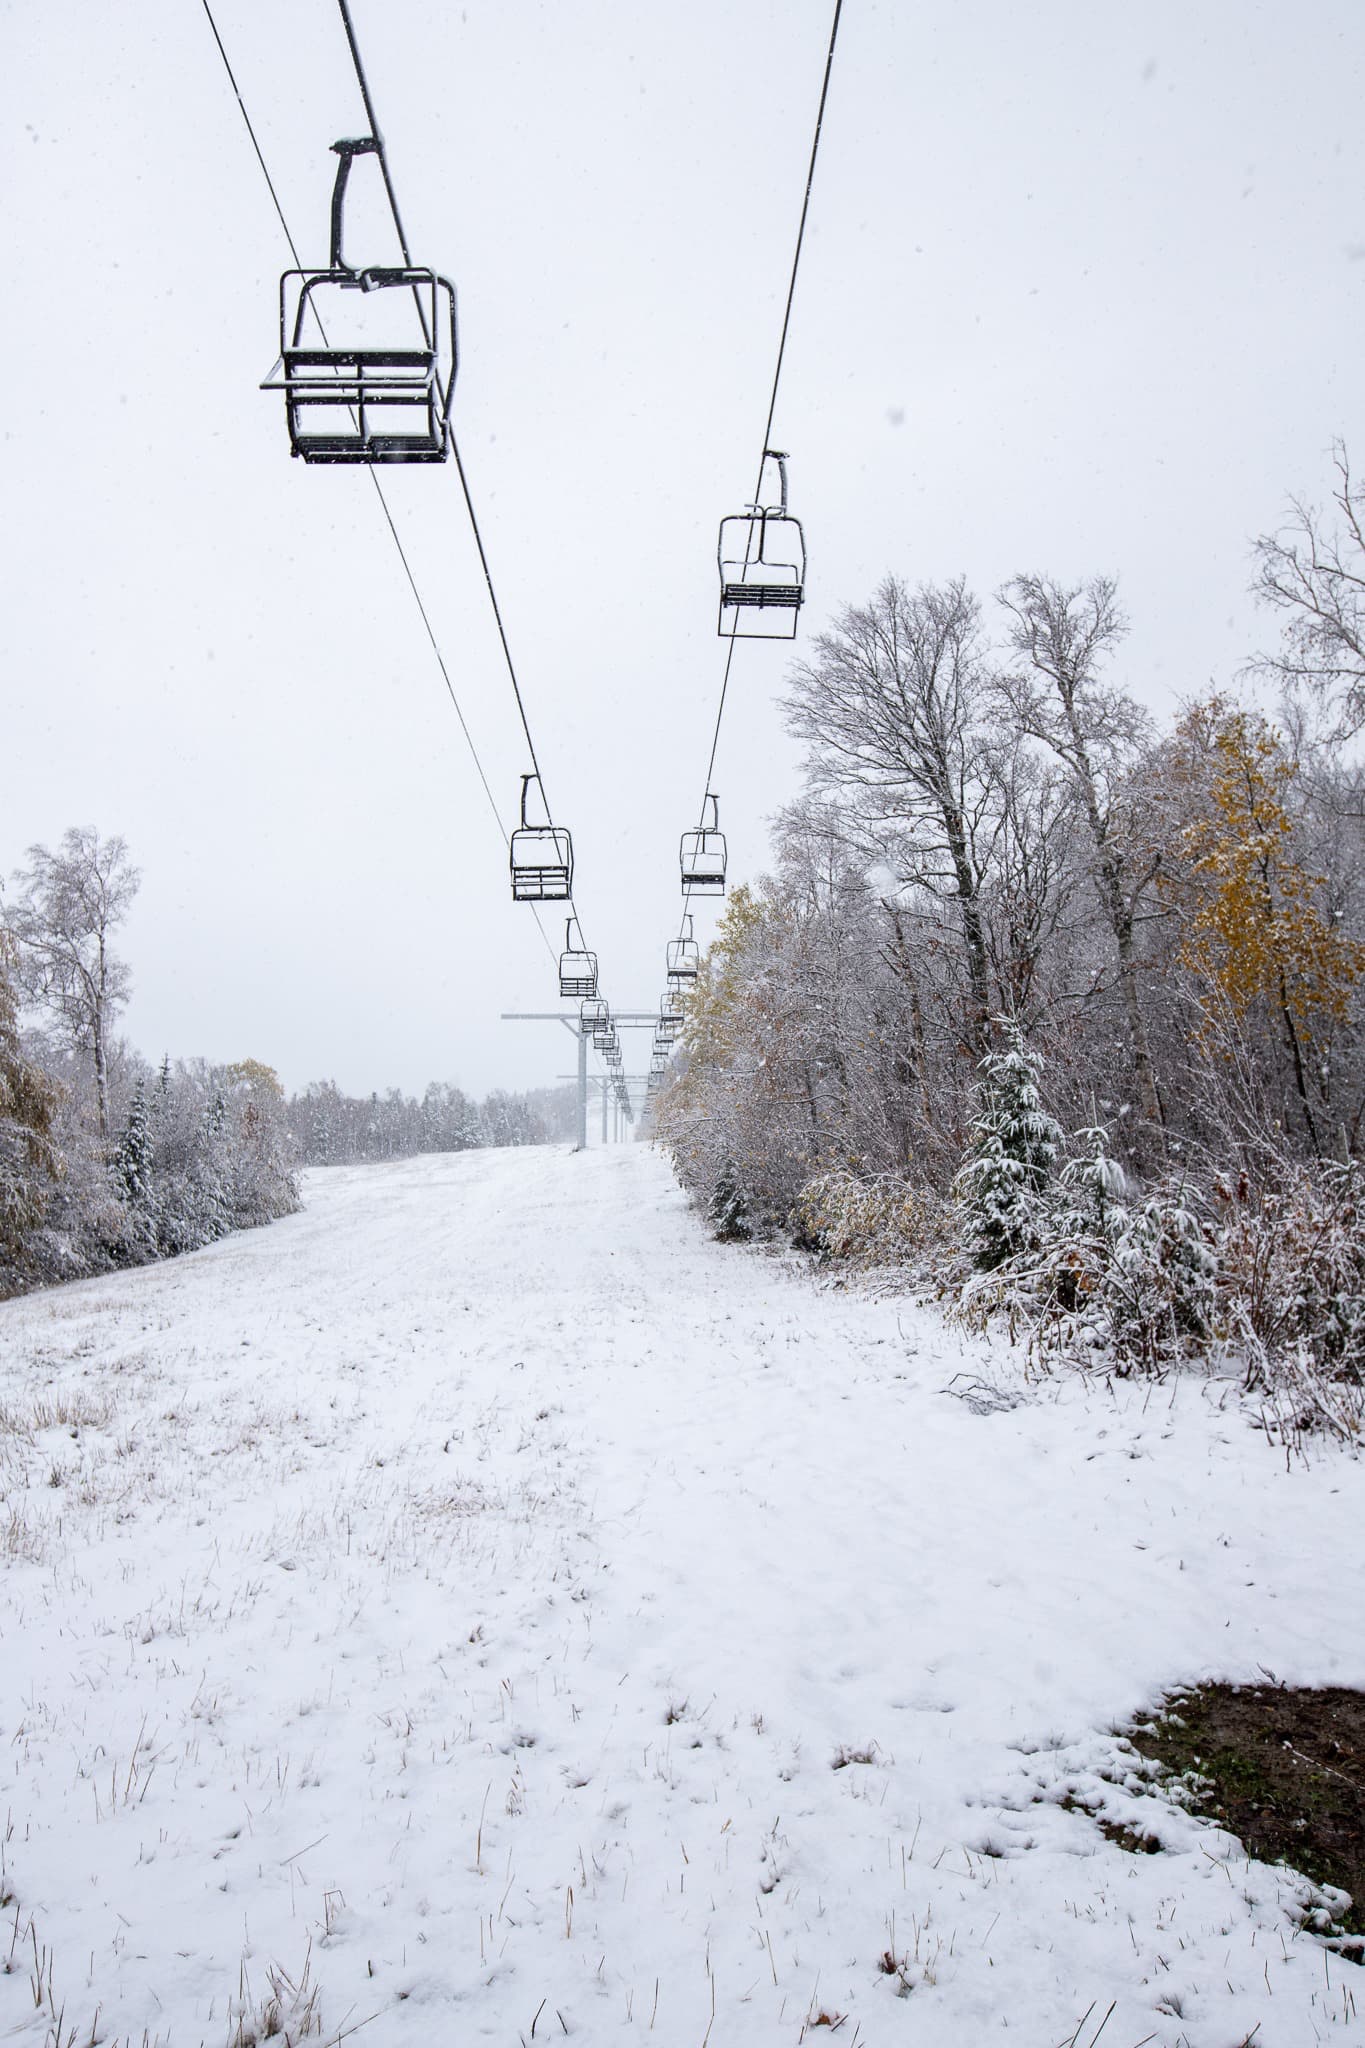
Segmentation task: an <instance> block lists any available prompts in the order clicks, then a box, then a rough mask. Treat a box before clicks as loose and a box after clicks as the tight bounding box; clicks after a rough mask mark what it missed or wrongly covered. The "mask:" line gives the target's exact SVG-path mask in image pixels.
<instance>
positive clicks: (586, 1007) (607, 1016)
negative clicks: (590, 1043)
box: [578, 996, 611, 1038]
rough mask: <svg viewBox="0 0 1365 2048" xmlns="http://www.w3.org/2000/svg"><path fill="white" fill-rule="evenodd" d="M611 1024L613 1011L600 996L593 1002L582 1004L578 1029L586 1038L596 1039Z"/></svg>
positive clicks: (579, 1011)
mask: <svg viewBox="0 0 1365 2048" xmlns="http://www.w3.org/2000/svg"><path fill="white" fill-rule="evenodd" d="M610 1023H611V1011H610V1010H609V1009H608V1008H607V1006H606V1004H605V1002H603V1000H602V998H601V997H600V996H599V997H597V998H596V999H595V1000H593V1001H589V1002H585V1003H581V1004H580V1005H579V1010H578V1029H579V1032H580V1033H581V1035H582V1036H583V1037H584V1038H596V1036H597V1033H598V1032H599V1030H600V1031H605V1030H606V1029H607V1026H608V1025H609V1024H610Z"/></svg>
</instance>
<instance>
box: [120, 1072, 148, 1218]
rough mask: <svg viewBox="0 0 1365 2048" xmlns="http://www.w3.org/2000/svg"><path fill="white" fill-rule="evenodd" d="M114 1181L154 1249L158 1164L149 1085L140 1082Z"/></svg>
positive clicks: (130, 1111) (123, 1139)
mask: <svg viewBox="0 0 1365 2048" xmlns="http://www.w3.org/2000/svg"><path fill="white" fill-rule="evenodd" d="M113 1171H114V1180H115V1182H116V1183H117V1186H118V1189H119V1193H120V1195H121V1196H122V1199H123V1201H124V1202H125V1203H126V1204H127V1206H128V1208H129V1210H130V1211H131V1212H132V1215H133V1218H134V1221H135V1224H136V1228H137V1231H138V1234H139V1235H140V1236H141V1237H142V1238H143V1239H144V1240H145V1241H146V1243H147V1245H148V1246H149V1247H150V1248H153V1249H154V1248H155V1246H156V1242H157V1190H156V1163H155V1157H154V1153H153V1148H152V1124H151V1118H150V1116H149V1115H148V1111H147V1087H146V1083H145V1082H143V1081H139V1082H138V1084H137V1086H136V1087H135V1088H134V1090H133V1099H132V1101H131V1103H130V1104H129V1105H128V1122H127V1124H126V1126H125V1128H124V1132H123V1136H122V1138H121V1139H120V1140H119V1147H118V1152H117V1154H116V1155H115V1158H114V1169H113Z"/></svg>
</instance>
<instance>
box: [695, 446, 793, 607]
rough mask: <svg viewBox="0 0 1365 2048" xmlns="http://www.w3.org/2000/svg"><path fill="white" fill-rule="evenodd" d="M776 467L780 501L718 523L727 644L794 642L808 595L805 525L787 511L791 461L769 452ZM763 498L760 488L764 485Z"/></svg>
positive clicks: (765, 453)
mask: <svg viewBox="0 0 1365 2048" xmlns="http://www.w3.org/2000/svg"><path fill="white" fill-rule="evenodd" d="M770 462H775V463H776V464H777V474H778V483H779V489H780V497H779V501H778V503H777V504H776V505H764V504H757V505H750V506H748V507H746V509H745V510H744V511H743V512H739V513H735V514H734V515H732V517H730V518H728V519H722V520H721V523H720V540H719V543H718V545H717V548H716V558H717V560H718V562H719V563H720V620H719V624H718V626H717V629H716V630H717V631H718V632H719V634H720V636H721V638H722V639H723V640H730V639H734V640H794V639H795V638H796V624H797V615H798V613H799V612H800V609H801V603H802V600H803V598H804V597H805V592H806V542H805V536H804V535H803V533H802V531H801V522H800V520H799V519H794V518H793V517H792V516H791V514H790V513H789V512H788V510H787V458H786V455H785V454H783V453H781V452H780V451H779V450H778V449H776V448H765V449H764V451H763V463H764V467H765V468H766V466H767V464H768V463H770ZM759 489H760V496H761V494H762V485H761V483H760V486H759Z"/></svg>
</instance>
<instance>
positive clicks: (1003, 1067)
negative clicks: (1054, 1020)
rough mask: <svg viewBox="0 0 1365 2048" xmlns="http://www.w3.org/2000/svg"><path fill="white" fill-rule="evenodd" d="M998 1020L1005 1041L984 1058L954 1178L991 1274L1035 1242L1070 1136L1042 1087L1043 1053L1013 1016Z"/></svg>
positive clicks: (974, 1247)
mask: <svg viewBox="0 0 1365 2048" xmlns="http://www.w3.org/2000/svg"><path fill="white" fill-rule="evenodd" d="M996 1022H997V1028H998V1029H999V1030H1000V1033H1001V1036H1002V1040H1003V1043H1002V1044H1001V1046H1000V1047H999V1048H998V1049H997V1050H995V1051H992V1052H989V1053H987V1055H986V1057H985V1059H984V1060H982V1062H981V1066H980V1070H979V1071H980V1076H981V1078H980V1080H979V1082H978V1084H977V1111H976V1116H975V1117H974V1119H973V1123H972V1131H973V1138H972V1146H971V1150H970V1151H969V1152H968V1154H967V1157H966V1158H965V1159H964V1161H963V1162H962V1165H961V1167H960V1168H959V1170H958V1174H957V1178H956V1179H955V1181H954V1183H953V1193H954V1195H955V1197H956V1199H957V1203H958V1207H959V1209H960V1210H961V1212H962V1218H963V1230H964V1234H965V1236H966V1240H967V1246H968V1249H969V1250H970V1252H971V1255H972V1259H973V1261H974V1263H975V1264H976V1265H977V1266H979V1267H980V1268H981V1269H982V1271H984V1272H987V1273H989V1272H993V1271H994V1270H995V1268H996V1267H997V1266H999V1265H1002V1264H1003V1263H1004V1261H1005V1260H1006V1259H1010V1258H1013V1257H1015V1256H1016V1254H1017V1253H1019V1252H1021V1251H1023V1250H1024V1249H1025V1248H1026V1246H1027V1244H1028V1243H1029V1241H1030V1238H1031V1235H1032V1225H1033V1220H1034V1217H1035V1215H1036V1213H1037V1207H1038V1200H1039V1197H1040V1196H1041V1194H1042V1192H1043V1189H1044V1187H1045V1186H1046V1185H1047V1181H1048V1177H1049V1175H1050V1174H1051V1172H1052V1168H1053V1163H1054V1162H1055V1160H1056V1157H1057V1153H1058V1149H1059V1147H1060V1144H1061V1136H1062V1134H1061V1130H1060V1127H1059V1126H1058V1125H1057V1123H1056V1122H1055V1121H1054V1120H1053V1118H1052V1117H1050V1116H1049V1115H1048V1113H1047V1111H1046V1110H1045V1109H1044V1108H1043V1104H1042V1098H1041V1096H1040V1095H1039V1092H1038V1076H1039V1073H1040V1071H1041V1068H1042V1062H1041V1060H1040V1059H1039V1057H1038V1055H1037V1053H1035V1052H1034V1051H1033V1050H1032V1049H1031V1048H1030V1047H1029V1046H1028V1045H1027V1044H1026V1043H1025V1040H1024V1034H1023V1032H1022V1031H1021V1030H1020V1028H1019V1026H1018V1024H1017V1023H1016V1022H1015V1020H1014V1019H1013V1018H1004V1019H997V1020H996Z"/></svg>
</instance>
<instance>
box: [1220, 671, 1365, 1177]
mask: <svg viewBox="0 0 1365 2048" xmlns="http://www.w3.org/2000/svg"><path fill="white" fill-rule="evenodd" d="M1182 737H1183V739H1184V740H1185V741H1186V743H1187V746H1188V748H1189V750H1190V754H1191V755H1193V754H1195V753H1197V754H1198V756H1199V757H1200V758H1201V760H1202V768H1203V773H1202V777H1201V779H1202V780H1203V781H1204V784H1205V795H1204V801H1203V803H1202V804H1201V807H1200V815H1199V816H1197V817H1196V818H1195V819H1194V820H1193V821H1192V822H1191V823H1189V824H1187V825H1186V827H1185V829H1184V832H1183V834H1182V851H1183V853H1184V856H1185V863H1186V874H1187V876H1188V878H1189V882H1190V885H1191V897H1192V900H1193V905H1194V908H1193V914H1192V915H1191V916H1190V917H1189V918H1188V922H1187V923H1186V927H1185V931H1184V935H1183V940H1182V945H1181V954H1180V957H1181V959H1182V961H1183V963H1184V965H1185V966H1186V967H1189V968H1191V969H1193V970H1194V972H1196V973H1197V974H1198V975H1200V977H1201V978H1202V979H1203V980H1204V981H1205V983H1206V984H1207V986H1208V988H1209V990H1210V992H1211V994H1212V995H1213V997H1214V998H1215V1002H1214V1014H1215V1015H1216V1014H1217V1011H1218V1009H1219V1008H1220V1007H1221V1008H1222V1009H1223V1011H1224V1012H1225V1013H1226V1014H1229V1015H1230V1016H1231V1017H1232V1018H1234V1019H1236V1020H1237V1021H1238V1022H1239V1023H1241V1022H1244V1021H1245V1020H1246V1019H1247V1018H1248V1017H1249V1016H1250V1015H1252V1014H1253V1013H1254V1012H1256V1011H1260V1012H1261V1013H1262V1014H1264V1015H1265V1016H1266V1017H1267V1019H1268V1021H1270V1022H1271V1023H1272V1025H1273V1026H1274V1028H1275V1029H1276V1030H1277V1032H1278V1033H1280V1034H1282V1036H1283V1040H1284V1044H1285V1048H1286V1051H1287V1053H1288V1055H1289V1059H1290V1062H1291V1065H1292V1068H1293V1074H1294V1088H1295V1092H1296V1094H1297V1095H1298V1098H1299V1103H1300V1106H1301V1108H1302V1111H1303V1116H1304V1121H1305V1123H1306V1125H1307V1127H1308V1133H1309V1137H1310V1139H1311V1141H1312V1143H1313V1146H1314V1149H1315V1150H1317V1151H1321V1149H1322V1147H1321V1143H1320V1136H1319V1130H1318V1123H1317V1117H1316V1115H1315V1111H1314V1094H1315V1092H1317V1093H1318V1101H1319V1106H1321V1093H1320V1090H1319V1091H1315V1090H1314V1089H1313V1088H1312V1087H1310V1080H1309V1068H1310V1065H1312V1064H1313V1061H1314V1057H1315V1054H1317V1053H1318V1052H1320V1051H1321V1049H1322V1048H1324V1047H1325V1046H1326V1044H1327V1043H1328V1041H1329V1040H1330V1037H1331V1035H1332V1032H1333V1030H1334V1029H1335V1028H1336V1027H1337V1026H1339V1025H1340V1024H1341V1023H1342V1022H1343V1021H1344V1020H1345V1018H1346V1015H1347V1011H1348V1008H1349V1004H1350V998H1351V991H1352V989H1353V988H1354V986H1355V984H1356V982H1357V981H1358V980H1359V978H1360V975H1361V974H1362V972H1365V946H1360V945H1358V944H1356V943H1355V942H1354V941H1353V940H1350V939H1347V938H1345V937H1343V936H1342V934H1341V933H1340V932H1338V931H1337V929H1336V927H1335V924H1334V922H1333V920H1332V918H1331V916H1330V914H1329V913H1328V912H1327V911H1326V910H1325V909H1324V907H1323V895H1324V889H1325V879H1324V877H1323V876H1321V875H1318V874H1314V873H1312V872H1311V871H1310V869H1309V868H1308V867H1306V866H1305V865H1304V863H1303V861H1302V859H1301V858H1300V856H1299V853H1298V850H1297V845H1296V841H1297V839H1298V831H1297V828H1296V823H1295V819H1294V815H1293V812H1292V811H1291V808H1290V804H1291V801H1292V789H1293V783H1294V778H1295V774H1296V768H1295V763H1294V761H1293V760H1292V758H1291V757H1290V755H1289V753H1288V751H1287V749H1286V747H1285V743H1284V740H1283V738H1282V736H1281V734H1280V733H1279V732H1278V731H1277V729H1276V728H1275V727H1274V726H1273V725H1271V724H1270V723H1269V721H1268V720H1266V719H1265V718H1262V717H1261V716H1260V715H1259V714H1258V713H1256V712H1250V711H1240V710H1231V709H1229V708H1228V707H1227V706H1226V705H1224V704H1222V703H1219V702H1216V701H1215V703H1213V704H1212V705H1205V706H1197V707H1195V710H1194V711H1192V712H1191V713H1190V714H1188V716H1187V718H1186V719H1185V721H1184V723H1183V726H1182ZM1206 1035H1207V1034H1206Z"/></svg>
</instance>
